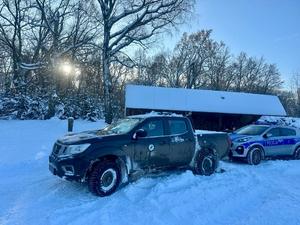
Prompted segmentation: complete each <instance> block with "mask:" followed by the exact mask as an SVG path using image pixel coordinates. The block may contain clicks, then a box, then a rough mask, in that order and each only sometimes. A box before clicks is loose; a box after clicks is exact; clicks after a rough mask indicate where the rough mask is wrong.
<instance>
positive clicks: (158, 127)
mask: <svg viewBox="0 0 300 225" xmlns="http://www.w3.org/2000/svg"><path fill="white" fill-rule="evenodd" d="M140 129H143V130H145V131H146V132H147V136H146V137H144V138H139V139H138V140H136V142H135V157H134V158H135V159H136V161H137V162H139V163H140V165H141V167H154V168H155V167H165V166H168V165H169V155H170V143H169V141H168V140H169V139H168V137H166V135H165V128H164V123H163V120H162V119H159V118H158V119H154V120H150V121H148V122H146V123H145V124H144V125H142V127H141V128H140Z"/></svg>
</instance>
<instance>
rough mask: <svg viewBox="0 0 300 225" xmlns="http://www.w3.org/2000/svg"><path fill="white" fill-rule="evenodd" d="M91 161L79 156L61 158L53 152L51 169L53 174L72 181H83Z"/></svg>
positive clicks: (50, 158)
mask: <svg viewBox="0 0 300 225" xmlns="http://www.w3.org/2000/svg"><path fill="white" fill-rule="evenodd" d="M88 167H89V162H88V161H85V160H82V159H79V158H73V157H69V158H59V157H57V156H55V155H53V154H51V155H50V156H49V170H50V172H51V173H52V174H53V175H56V176H59V177H61V178H64V179H66V180H70V181H83V180H84V178H85V175H86V171H87V169H88Z"/></svg>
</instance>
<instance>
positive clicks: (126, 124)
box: [97, 118, 140, 135]
mask: <svg viewBox="0 0 300 225" xmlns="http://www.w3.org/2000/svg"><path fill="white" fill-rule="evenodd" d="M139 121H140V119H136V118H127V119H121V120H118V121H116V122H114V123H112V124H111V125H109V126H107V127H105V128H104V129H103V130H100V131H98V133H97V134H98V135H109V134H125V133H127V132H129V131H130V130H131V129H132V128H134V127H135V126H136V125H137V124H138V123H139Z"/></svg>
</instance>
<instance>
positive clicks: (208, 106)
mask: <svg viewBox="0 0 300 225" xmlns="http://www.w3.org/2000/svg"><path fill="white" fill-rule="evenodd" d="M125 107H126V108H132V109H151V110H168V111H172V110H173V111H191V112H207V113H226V114H245V115H269V116H286V111H285V109H284V108H283V106H282V104H281V102H280V100H279V98H278V97H277V96H275V95H262V94H250V93H243V92H227V91H213V90H199V89H184V88H164V87H153V86H143V85H127V86H126V98H125Z"/></svg>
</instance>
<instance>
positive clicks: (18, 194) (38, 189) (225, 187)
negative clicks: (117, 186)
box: [0, 119, 300, 225]
mask: <svg viewBox="0 0 300 225" xmlns="http://www.w3.org/2000/svg"><path fill="white" fill-rule="evenodd" d="M103 125H104V123H103V121H100V122H96V123H91V122H84V121H75V131H81V130H90V129H95V128H99V127H100V126H103ZM66 130H67V124H66V121H61V120H55V119H53V120H48V121H0V143H1V145H0V155H1V157H0V196H1V199H0V224H1V225H15V224H22V225H23V224H30V225H35V224H36V225H40V224H43V225H48V224H51V225H60V224H66V225H67V224H72V225H74V224H75V225H76V224H78V225H81V224H101V225H109V224H112V225H118V224H120V225H121V224H130V225H131V224H137V225H141V224H143V225H144V224H145V225H147V224H149V225H150V224H151V225H160V224H162V225H168V224H170V225H176V224H178V225H181V224H189V225H194V224H195V225H201V224H205V225H210V224H212V225H215V224H218V225H219V224H221V225H222V224H224V225H228V224H230V225H262V224H264V225H282V224H293V225H294V224H295V225H296V224H300V217H299V208H300V189H299V186H300V180H299V177H300V161H282V160H276V161H267V162H263V163H262V164H261V165H259V166H250V165H246V164H231V163H227V162H221V167H222V168H223V169H225V170H226V172H224V173H217V174H214V175H212V176H209V177H202V176H194V175H193V174H192V173H191V172H190V171H177V172H174V173H171V174H169V173H164V174H162V175H160V176H147V177H145V178H142V179H140V180H138V181H137V182H134V183H131V184H129V185H127V186H125V187H123V188H122V189H121V190H119V191H118V192H117V193H115V194H114V195H112V196H110V197H107V198H98V197H95V196H93V195H92V194H90V193H89V191H88V189H87V187H86V185H84V184H79V183H71V182H68V181H64V180H62V179H60V178H58V177H55V176H53V175H51V174H50V172H49V171H48V155H49V153H50V151H51V148H52V144H53V142H54V141H55V139H56V138H57V137H59V136H62V135H63V134H65V133H66Z"/></svg>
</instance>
